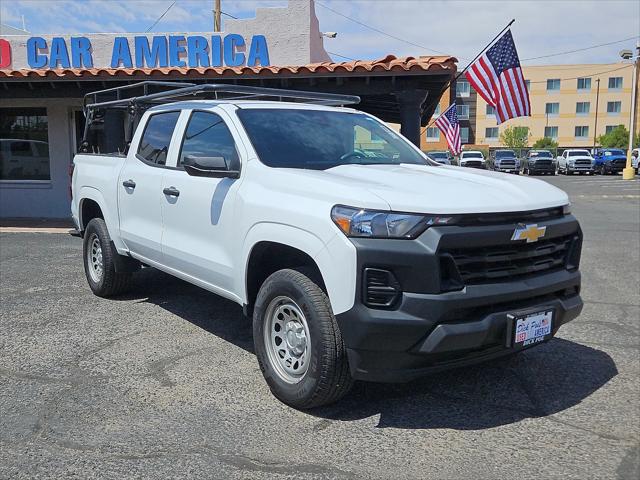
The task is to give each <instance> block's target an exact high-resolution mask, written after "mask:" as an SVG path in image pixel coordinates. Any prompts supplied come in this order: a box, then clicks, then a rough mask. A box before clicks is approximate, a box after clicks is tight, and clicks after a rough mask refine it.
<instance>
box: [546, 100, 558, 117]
mask: <svg viewBox="0 0 640 480" xmlns="http://www.w3.org/2000/svg"><path fill="white" fill-rule="evenodd" d="M544 113H546V114H547V115H558V113H560V104H559V103H558V102H554V103H547V104H546V105H545V106H544Z"/></svg>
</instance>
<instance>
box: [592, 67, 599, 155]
mask: <svg viewBox="0 0 640 480" xmlns="http://www.w3.org/2000/svg"><path fill="white" fill-rule="evenodd" d="M596 84H597V87H596V119H595V125H594V126H593V152H592V153H593V155H595V154H596V136H597V135H598V100H599V99H600V79H599V78H598V79H596Z"/></svg>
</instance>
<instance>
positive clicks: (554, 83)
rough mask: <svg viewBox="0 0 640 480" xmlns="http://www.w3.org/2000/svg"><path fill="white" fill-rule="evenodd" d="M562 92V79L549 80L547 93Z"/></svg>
mask: <svg viewBox="0 0 640 480" xmlns="http://www.w3.org/2000/svg"><path fill="white" fill-rule="evenodd" d="M558 91H560V79H559V78H550V79H548V80H547V92H558Z"/></svg>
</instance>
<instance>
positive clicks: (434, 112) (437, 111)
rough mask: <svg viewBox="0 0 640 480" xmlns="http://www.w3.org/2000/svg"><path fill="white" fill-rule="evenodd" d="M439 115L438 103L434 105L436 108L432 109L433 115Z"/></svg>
mask: <svg viewBox="0 0 640 480" xmlns="http://www.w3.org/2000/svg"><path fill="white" fill-rule="evenodd" d="M438 115H440V104H438V105H436V109H435V110H434V111H433V116H434V117H437V116H438Z"/></svg>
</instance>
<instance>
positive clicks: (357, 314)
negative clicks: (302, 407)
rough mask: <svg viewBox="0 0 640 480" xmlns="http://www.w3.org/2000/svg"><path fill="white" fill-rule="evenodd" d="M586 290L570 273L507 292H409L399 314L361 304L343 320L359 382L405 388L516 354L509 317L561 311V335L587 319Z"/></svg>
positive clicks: (491, 288)
mask: <svg viewBox="0 0 640 480" xmlns="http://www.w3.org/2000/svg"><path fill="white" fill-rule="evenodd" d="M579 288H580V274H579V273H578V272H573V273H572V272H567V271H562V272H555V273H552V274H548V275H544V276H541V277H538V278H535V279H528V280H524V281H521V282H513V283H512V284H506V285H500V287H499V288H497V287H496V286H495V285H483V286H476V287H467V288H466V289H465V291H461V292H452V293H448V294H441V295H429V294H408V293H405V294H403V300H402V302H401V304H400V306H399V308H398V309H395V310H376V309H369V308H366V307H364V306H363V305H362V304H357V305H355V306H354V308H353V309H351V310H349V311H348V312H345V313H342V314H339V315H337V320H338V323H339V326H340V330H341V332H342V334H343V338H344V340H345V343H346V346H347V348H348V355H349V364H350V367H351V373H352V375H353V377H354V378H356V379H359V380H369V381H379V382H402V381H408V380H411V379H413V378H416V377H419V376H421V375H424V374H427V373H430V372H433V371H438V370H443V369H447V368H455V367H457V366H461V365H467V364H471V363H477V362H481V361H484V360H486V359H489V358H495V357H498V356H501V355H508V354H510V353H513V352H514V350H513V349H512V348H511V347H510V346H509V345H510V341H511V338H510V336H511V329H510V327H509V322H511V321H512V320H510V319H509V317H508V315H509V314H514V313H521V312H529V311H540V310H544V309H553V311H554V320H553V329H552V334H553V335H555V333H556V332H557V331H558V328H559V327H560V326H561V325H563V324H565V323H567V322H569V321H571V320H573V319H574V318H576V317H577V316H578V315H579V314H580V312H581V310H582V299H581V298H580V295H579Z"/></svg>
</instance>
